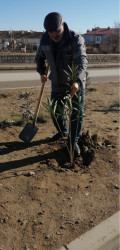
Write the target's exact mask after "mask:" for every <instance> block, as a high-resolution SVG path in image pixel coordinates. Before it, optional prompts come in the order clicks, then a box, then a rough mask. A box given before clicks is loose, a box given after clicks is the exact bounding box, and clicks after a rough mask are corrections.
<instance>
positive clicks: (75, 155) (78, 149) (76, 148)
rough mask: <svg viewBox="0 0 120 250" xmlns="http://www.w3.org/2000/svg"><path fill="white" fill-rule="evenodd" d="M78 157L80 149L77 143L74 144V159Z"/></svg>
mask: <svg viewBox="0 0 120 250" xmlns="http://www.w3.org/2000/svg"><path fill="white" fill-rule="evenodd" d="M79 156H80V147H79V146H78V144H77V142H75V146H74V157H79Z"/></svg>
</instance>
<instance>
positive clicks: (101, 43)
mask: <svg viewBox="0 0 120 250" xmlns="http://www.w3.org/2000/svg"><path fill="white" fill-rule="evenodd" d="M118 33H119V29H118V28H110V27H107V28H99V27H96V28H93V29H92V30H91V31H90V30H87V33H85V34H84V35H83V36H84V39H85V43H86V47H87V52H88V53H93V52H96V53H97V52H103V50H104V52H119V49H118V42H117V40H118V39H119V36H118V38H117V35H118Z"/></svg>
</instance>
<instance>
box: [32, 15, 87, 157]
mask: <svg viewBox="0 0 120 250" xmlns="http://www.w3.org/2000/svg"><path fill="white" fill-rule="evenodd" d="M44 28H45V30H46V32H45V33H44V34H43V36H42V38H41V40H40V45H39V48H38V50H37V53H36V58H35V61H36V64H37V72H38V73H39V74H40V77H41V81H42V83H43V82H46V81H47V76H46V75H45V72H46V61H47V63H48V64H49V66H50V71H51V73H50V75H49V79H50V80H51V86H52V90H51V99H52V101H53V102H52V103H53V108H54V105H55V104H56V101H57V109H56V110H57V111H56V119H54V118H53V123H54V125H55V127H56V129H57V131H58V133H57V134H56V135H55V136H53V138H52V140H53V141H55V140H59V139H60V138H61V137H62V136H68V129H67V126H66V122H65V119H64V116H61V114H60V115H59V110H61V109H62V108H63V109H64V97H65V88H64V87H65V85H66V83H67V75H66V74H65V71H67V72H68V71H69V69H70V68H71V67H72V65H74V66H75V67H77V70H78V71H77V72H78V73H77V74H78V77H77V81H75V82H74V83H73V85H72V87H71V90H70V93H69V94H70V96H71V98H72V103H73V106H75V109H79V108H80V109H81V116H80V119H79V121H78V119H77V115H78V112H73V114H72V118H71V141H72V149H73V151H74V153H75V156H80V148H79V146H78V140H79V137H80V133H81V130H82V123H83V111H84V99H85V98H84V96H85V83H86V69H87V58H86V49H85V44H84V39H83V37H82V36H81V35H78V34H76V33H75V32H74V31H71V30H70V29H69V28H68V26H67V24H66V23H65V22H63V18H62V15H61V14H60V13H57V12H52V13H49V14H48V15H47V16H46V17H45V20H44ZM79 89H80V90H81V104H80V106H81V107H77V106H76V105H75V104H74V103H77V97H76V93H77V91H78V90H79ZM69 137H70V136H69ZM68 141H69V139H68ZM68 145H69V142H68Z"/></svg>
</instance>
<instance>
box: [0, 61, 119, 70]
mask: <svg viewBox="0 0 120 250" xmlns="http://www.w3.org/2000/svg"><path fill="white" fill-rule="evenodd" d="M113 67H119V63H96V64H91V63H89V64H88V68H113ZM0 70H1V71H2V70H36V65H35V64H25V63H23V64H22V63H21V64H0Z"/></svg>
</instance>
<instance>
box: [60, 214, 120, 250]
mask: <svg viewBox="0 0 120 250" xmlns="http://www.w3.org/2000/svg"><path fill="white" fill-rule="evenodd" d="M119 223H120V212H117V213H115V214H114V215H112V216H111V217H109V218H108V219H106V220H104V221H103V222H101V223H100V224H98V225H97V226H95V227H94V228H92V229H91V230H89V231H88V232H86V233H85V234H83V235H81V236H80V237H79V238H77V239H75V240H74V241H72V242H71V243H69V244H68V245H67V246H65V247H62V248H60V249H59V250H65V249H69V250H119V249H120V248H119V247H120V245H119V240H120V231H119V225H120V224H119Z"/></svg>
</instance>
